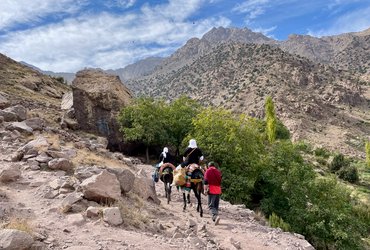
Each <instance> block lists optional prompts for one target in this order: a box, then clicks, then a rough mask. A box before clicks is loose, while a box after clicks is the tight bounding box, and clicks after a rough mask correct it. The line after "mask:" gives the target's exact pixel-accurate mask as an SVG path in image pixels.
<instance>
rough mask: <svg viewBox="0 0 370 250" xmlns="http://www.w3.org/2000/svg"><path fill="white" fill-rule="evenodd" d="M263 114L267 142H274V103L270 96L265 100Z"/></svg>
mask: <svg viewBox="0 0 370 250" xmlns="http://www.w3.org/2000/svg"><path fill="white" fill-rule="evenodd" d="M265 113H266V115H265V116H266V134H267V138H268V140H269V142H271V143H272V142H274V141H275V139H276V123H277V121H276V115H275V107H274V102H273V101H272V98H271V96H268V97H267V98H266V102H265Z"/></svg>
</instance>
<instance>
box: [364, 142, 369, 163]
mask: <svg viewBox="0 0 370 250" xmlns="http://www.w3.org/2000/svg"><path fill="white" fill-rule="evenodd" d="M365 151H366V164H367V166H368V167H369V168H370V141H367V142H366V143H365Z"/></svg>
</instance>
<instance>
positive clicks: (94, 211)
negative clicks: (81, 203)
mask: <svg viewBox="0 0 370 250" xmlns="http://www.w3.org/2000/svg"><path fill="white" fill-rule="evenodd" d="M100 214H101V209H100V208H98V207H92V206H90V207H88V208H87V209H86V217H87V218H97V217H99V216H100Z"/></svg>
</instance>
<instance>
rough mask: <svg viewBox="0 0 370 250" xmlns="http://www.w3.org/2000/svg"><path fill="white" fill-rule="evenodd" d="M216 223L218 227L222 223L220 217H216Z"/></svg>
mask: <svg viewBox="0 0 370 250" xmlns="http://www.w3.org/2000/svg"><path fill="white" fill-rule="evenodd" d="M214 221H215V225H216V226H217V225H218V224H219V223H220V217H218V216H216V219H215V220H214Z"/></svg>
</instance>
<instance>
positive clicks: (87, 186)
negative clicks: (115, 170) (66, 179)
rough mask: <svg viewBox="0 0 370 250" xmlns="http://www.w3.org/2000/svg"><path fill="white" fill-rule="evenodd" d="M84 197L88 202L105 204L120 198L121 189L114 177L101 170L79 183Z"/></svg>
mask: <svg viewBox="0 0 370 250" xmlns="http://www.w3.org/2000/svg"><path fill="white" fill-rule="evenodd" d="M81 187H82V192H83V194H84V197H85V198H86V199H88V200H93V201H97V202H106V201H109V200H118V199H119V198H120V197H121V187H120V183H119V181H118V180H117V177H116V175H114V174H111V173H109V172H108V171H107V170H103V171H102V172H101V173H100V174H98V175H94V176H92V177H90V178H88V179H86V180H84V181H83V182H82V183H81Z"/></svg>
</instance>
